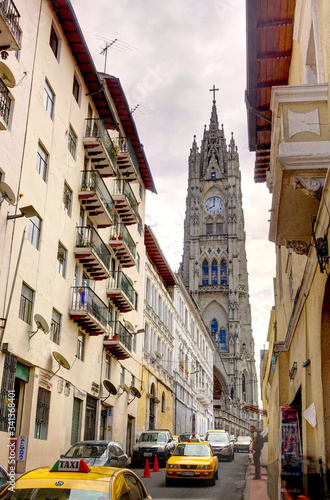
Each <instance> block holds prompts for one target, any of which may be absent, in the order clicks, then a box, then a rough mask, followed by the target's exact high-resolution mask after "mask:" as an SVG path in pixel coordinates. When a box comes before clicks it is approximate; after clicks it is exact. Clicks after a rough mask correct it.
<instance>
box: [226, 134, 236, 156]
mask: <svg viewBox="0 0 330 500" xmlns="http://www.w3.org/2000/svg"><path fill="white" fill-rule="evenodd" d="M228 149H229V151H228V152H229V153H236V152H237V147H236V144H235V139H234V132H232V133H231V139H230V143H229V148H228Z"/></svg>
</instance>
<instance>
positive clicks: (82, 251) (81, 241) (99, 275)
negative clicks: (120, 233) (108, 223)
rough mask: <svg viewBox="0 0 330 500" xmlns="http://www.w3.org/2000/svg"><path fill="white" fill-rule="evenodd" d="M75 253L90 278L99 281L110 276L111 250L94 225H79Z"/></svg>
mask: <svg viewBox="0 0 330 500" xmlns="http://www.w3.org/2000/svg"><path fill="white" fill-rule="evenodd" d="M74 253H75V256H76V259H78V260H79V262H80V263H81V264H82V265H83V267H84V269H85V272H86V273H87V274H88V275H89V277H90V278H93V279H94V280H96V281H99V280H104V279H106V278H109V277H110V271H109V269H110V259H111V252H110V250H109V248H108V247H107V245H106V244H105V243H104V242H103V240H102V239H101V237H100V236H99V234H98V232H97V231H96V230H95V229H94V228H93V227H90V226H79V227H77V237H76V246H75V249H74Z"/></svg>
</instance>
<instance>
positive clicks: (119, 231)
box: [110, 222, 136, 259]
mask: <svg viewBox="0 0 330 500" xmlns="http://www.w3.org/2000/svg"><path fill="white" fill-rule="evenodd" d="M110 238H113V239H115V238H118V239H123V241H124V243H125V245H126V246H127V248H128V250H129V251H130V253H131V255H132V257H133V258H134V259H135V257H136V244H135V242H134V240H133V238H132V236H131V235H130V233H129V231H128V229H127V228H126V226H125V224H123V223H122V222H121V223H115V224H114V225H113V226H112V231H111V235H110Z"/></svg>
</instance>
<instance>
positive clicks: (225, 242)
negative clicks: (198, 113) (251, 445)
mask: <svg viewBox="0 0 330 500" xmlns="http://www.w3.org/2000/svg"><path fill="white" fill-rule="evenodd" d="M180 274H181V276H182V279H183V282H184V284H185V286H186V287H187V289H188V291H189V292H190V294H191V295H192V296H193V297H194V299H195V300H196V301H197V303H198V304H199V307H200V311H201V315H202V318H203V320H204V323H205V325H206V327H207V329H208V331H209V332H210V334H211V337H212V339H213V342H214V344H215V346H216V353H215V357H214V374H213V375H214V394H213V404H214V410H215V426H216V427H220V428H225V429H227V430H228V431H229V432H230V433H232V434H236V435H237V434H238V433H240V432H244V431H247V429H248V426H249V423H251V422H252V421H253V422H255V421H256V415H257V414H256V413H254V412H250V411H246V408H247V406H257V404H258V395H257V375H256V367H255V357H254V341H253V336H252V329H251V311H250V304H249V293H248V273H247V260H246V251H245V231H244V214H243V208H242V193H241V174H240V167H239V157H238V152H237V147H236V144H235V140H234V138H233V134H232V136H231V139H230V142H229V144H228V145H227V141H226V138H225V134H224V129H223V125H222V126H221V127H219V123H218V116H217V109H216V101H215V99H214V100H213V106H212V113H211V120H210V126H209V129H208V130H207V128H206V125H205V128H204V135H203V139H202V143H201V148H200V149H199V148H198V146H197V143H196V136H194V141H193V144H192V148H191V150H190V155H189V173H188V193H187V200H186V215H185V223H184V246H183V259H182V263H181V266H180ZM244 407H245V408H244ZM244 433H245V432H244Z"/></svg>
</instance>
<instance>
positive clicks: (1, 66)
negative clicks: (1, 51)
mask: <svg viewBox="0 0 330 500" xmlns="http://www.w3.org/2000/svg"><path fill="white" fill-rule="evenodd" d="M0 78H1V80H3V81H4V82H5V84H6V86H7V87H10V88H11V89H12V88H13V87H15V86H16V80H15V77H14V75H13V73H12V72H11V71H10V69H9V68H8V66H7V64H5V63H4V62H1V61H0Z"/></svg>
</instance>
